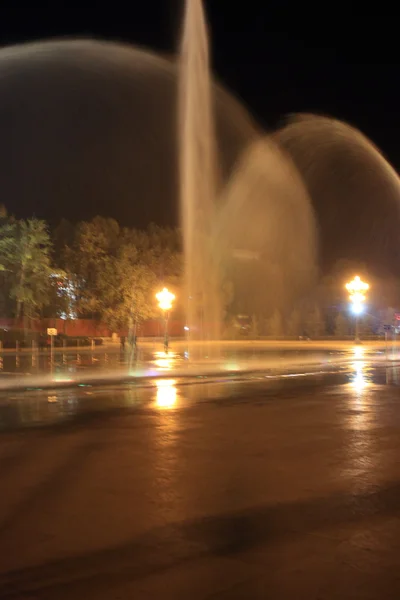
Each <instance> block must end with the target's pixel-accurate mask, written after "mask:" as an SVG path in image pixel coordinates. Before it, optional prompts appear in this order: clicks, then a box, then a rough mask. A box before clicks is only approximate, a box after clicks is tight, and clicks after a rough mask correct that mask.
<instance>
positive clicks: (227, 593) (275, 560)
mask: <svg viewBox="0 0 400 600" xmlns="http://www.w3.org/2000/svg"><path fill="white" fill-rule="evenodd" d="M399 384H400V371H399V368H398V367H397V366H388V367H383V366H372V365H371V364H370V362H369V361H368V360H364V359H355V360H354V361H353V362H352V363H349V364H347V365H344V366H343V365H342V366H338V367H337V368H335V369H334V368H332V369H331V370H326V371H325V372H322V371H321V372H315V373H313V374H311V373H310V372H308V371H307V370H304V369H300V368H298V369H297V371H296V369H292V371H291V372H290V373H286V374H280V375H279V374H276V375H275V376H270V375H261V374H259V375H253V376H249V377H246V379H245V380H241V379H240V378H238V377H236V378H233V377H229V376H224V377H222V376H221V377H219V378H217V377H215V378H214V379H212V380H209V379H207V378H205V379H204V380H203V381H202V382H201V383H199V382H197V383H196V384H194V383H193V382H192V381H190V380H184V379H182V380H181V379H179V378H177V379H173V378H171V379H165V378H164V379H161V380H160V379H159V380H156V379H149V380H148V382H147V383H146V385H135V384H132V383H131V384H124V385H120V386H113V385H110V386H108V387H101V388H94V387H90V386H83V387H79V386H77V387H75V388H70V389H65V390H50V391H43V390H37V389H36V390H30V391H28V392H24V393H22V392H12V393H10V392H9V393H7V392H2V394H1V395H0V426H1V429H2V433H1V434H0V476H1V494H0V556H1V561H0V597H1V598H29V599H33V598H35V599H46V600H47V599H49V600H50V599H54V598H57V599H60V600H63V599H64V598H65V599H66V598H72V597H74V598H76V599H80V598H91V597H95V598H96V599H99V600H102V599H103V598H104V599H105V598H107V599H109V598H135V599H136V598H174V599H180V598H182V599H183V598H185V599H186V598H188V597H190V598H191V599H193V600H196V599H206V598H215V599H225V598H233V599H238V598H243V599H244V598H246V599H251V598H255V599H258V598H296V599H297V598H300V599H302V598H304V599H307V600H308V599H324V598H327V599H328V598H329V599H339V598H340V599H343V598H368V599H369V598H398V597H400V568H399V567H400V520H399V517H400V461H399V455H400V441H399V440H400V435H399V434H400V395H399V391H400V390H399V387H398V386H399Z"/></svg>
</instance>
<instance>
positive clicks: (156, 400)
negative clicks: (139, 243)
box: [0, 351, 400, 431]
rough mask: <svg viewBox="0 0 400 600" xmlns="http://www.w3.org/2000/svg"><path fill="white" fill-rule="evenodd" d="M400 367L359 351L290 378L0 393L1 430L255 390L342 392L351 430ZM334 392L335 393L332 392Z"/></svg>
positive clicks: (240, 396) (238, 397) (175, 406)
mask: <svg viewBox="0 0 400 600" xmlns="http://www.w3.org/2000/svg"><path fill="white" fill-rule="evenodd" d="M399 383H400V367H398V366H395V365H393V366H387V367H381V366H378V367H377V366H373V365H372V364H371V363H370V362H368V360H365V356H364V355H363V353H362V351H356V352H355V357H354V361H353V362H352V363H350V364H349V365H348V366H346V367H340V368H337V369H334V368H333V369H332V370H328V371H327V370H321V371H318V370H317V371H315V370H314V371H312V370H308V369H307V368H305V369H303V370H302V369H298V370H297V371H296V369H292V372H289V373H277V374H267V375H264V374H258V375H257V374H255V375H248V376H244V377H243V379H242V378H241V377H229V376H219V377H218V376H216V377H202V376H201V377H198V378H193V379H185V378H179V377H178V378H171V379H165V378H163V379H149V380H148V381H146V382H145V383H142V384H136V383H125V384H121V385H109V386H102V387H95V386H93V387H92V386H91V385H85V384H81V385H78V386H76V387H74V388H67V389H53V390H51V389H50V390H42V389H40V388H38V389H31V390H29V391H14V392H13V391H8V392H7V391H4V392H1V393H0V431H6V430H10V429H11V430H13V429H18V428H24V427H37V426H52V425H57V424H63V423H64V424H65V423H73V422H77V423H79V422H81V421H82V420H88V419H89V420H90V418H95V417H96V415H101V414H105V413H107V412H115V411H117V412H123V411H165V410H172V411H174V410H182V409H185V408H190V407H193V406H194V405H195V404H196V403H199V402H207V401H219V402H220V403H221V405H223V404H224V403H226V402H231V401H234V402H243V401H245V402H249V403H251V402H252V398H253V395H254V393H255V392H256V391H257V390H264V392H265V398H266V399H269V398H270V397H275V396H279V394H280V393H281V392H282V391H283V392H284V391H286V390H288V389H293V390H295V389H296V387H304V386H307V387H311V388H312V387H320V386H323V388H330V389H333V390H336V391H337V390H338V389H342V391H343V393H346V394H348V397H349V406H350V407H351V408H350V409H351V410H352V415H353V417H352V418H353V420H354V425H356V426H357V427H358V428H362V427H363V419H364V408H365V405H366V403H367V404H368V392H369V390H371V388H376V386H397V385H399ZM335 393H336V392H335Z"/></svg>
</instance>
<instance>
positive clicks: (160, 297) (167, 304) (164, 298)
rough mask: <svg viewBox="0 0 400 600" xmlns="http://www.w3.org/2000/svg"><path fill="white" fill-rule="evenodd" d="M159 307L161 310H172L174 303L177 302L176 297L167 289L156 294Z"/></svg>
mask: <svg viewBox="0 0 400 600" xmlns="http://www.w3.org/2000/svg"><path fill="white" fill-rule="evenodd" d="M156 298H157V301H158V306H159V307H160V308H161V310H171V308H172V303H173V301H174V300H175V295H174V294H173V293H172V292H170V291H169V290H168V289H167V288H164V289H163V290H162V291H161V292H158V294H156Z"/></svg>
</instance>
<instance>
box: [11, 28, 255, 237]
mask: <svg viewBox="0 0 400 600" xmlns="http://www.w3.org/2000/svg"><path fill="white" fill-rule="evenodd" d="M214 98H215V107H216V121H217V140H218V146H219V157H220V158H219V160H220V163H221V165H220V166H221V171H222V172H223V174H224V175H225V176H227V175H228V173H229V171H230V169H231V168H232V165H233V163H234V162H235V160H236V158H237V156H238V154H239V152H240V151H241V150H242V149H243V148H244V147H245V146H246V145H247V143H248V142H249V141H250V140H251V139H253V138H254V137H255V136H256V135H257V134H256V132H255V128H254V126H253V124H252V123H251V120H250V118H249V117H248V115H247V113H246V111H245V110H244V109H243V108H242V107H241V106H240V104H239V103H238V102H236V101H235V100H234V99H233V98H232V97H231V96H230V95H229V94H228V93H227V92H226V91H224V90H223V89H222V88H220V87H217V86H214ZM0 129H1V141H0V179H1V182H2V201H4V203H5V204H6V205H7V207H8V208H9V210H10V211H11V212H13V211H15V210H16V212H17V213H20V214H31V213H33V212H35V213H36V214H37V215H39V216H45V217H50V218H51V217H53V216H54V217H58V216H59V215H60V214H64V215H65V216H66V217H67V218H68V217H69V218H76V217H81V216H82V214H83V215H84V216H86V217H91V216H94V215H95V214H98V213H100V214H108V215H110V216H115V217H116V218H118V219H119V220H120V221H121V222H123V223H125V224H130V225H138V226H140V225H143V224H146V222H148V221H149V220H157V222H160V223H162V222H164V223H176V222H177V214H178V158H177V157H178V147H177V145H178V141H177V131H178V125H177V66H176V65H175V64H174V63H173V62H172V61H170V60H167V59H164V58H162V57H160V56H157V55H155V54H153V53H151V52H148V51H145V50H141V49H137V48H133V47H129V46H125V45H121V44H115V43H105V42H98V41H90V40H72V41H69V40H64V41H49V42H43V43H34V44H25V45H21V46H13V47H9V48H5V49H2V50H1V51H0ZM135 205H136V207H138V205H140V210H138V209H137V208H136V207H135ZM78 211H79V213H78Z"/></svg>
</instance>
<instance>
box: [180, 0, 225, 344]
mask: <svg viewBox="0 0 400 600" xmlns="http://www.w3.org/2000/svg"><path fill="white" fill-rule="evenodd" d="M179 86H180V89H179V139H180V195H181V219H182V224H183V237H184V255H185V283H186V289H185V294H186V300H187V302H186V311H187V313H186V314H187V327H188V328H189V335H190V339H191V340H193V339H196V340H202V341H212V340H217V339H219V338H220V326H221V301H220V292H219V277H218V258H217V255H216V252H215V247H214V244H213V234H212V230H213V223H214V222H215V218H216V215H215V211H216V206H215V196H216V186H217V168H216V164H217V161H216V137H215V129H214V118H213V105H212V97H211V74H210V66H209V48H208V34H207V25H206V20H205V14H204V10H203V6H202V2H201V0H186V7H185V20H184V30H183V38H182V45H181V55H180V79H179Z"/></svg>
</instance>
